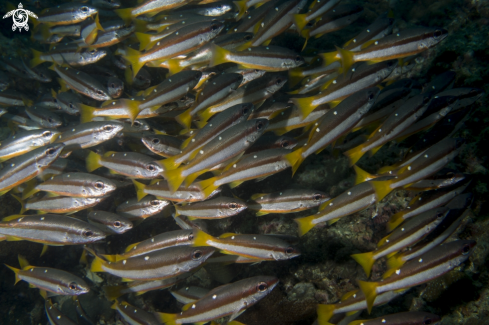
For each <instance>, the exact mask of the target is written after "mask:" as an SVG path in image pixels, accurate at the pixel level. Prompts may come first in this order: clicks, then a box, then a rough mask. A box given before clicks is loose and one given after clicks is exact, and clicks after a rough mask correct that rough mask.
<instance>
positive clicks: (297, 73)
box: [289, 68, 304, 88]
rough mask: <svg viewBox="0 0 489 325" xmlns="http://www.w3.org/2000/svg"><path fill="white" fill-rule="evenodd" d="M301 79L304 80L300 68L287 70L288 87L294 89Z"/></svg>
mask: <svg viewBox="0 0 489 325" xmlns="http://www.w3.org/2000/svg"><path fill="white" fill-rule="evenodd" d="M302 78H304V72H303V71H302V69H301V68H296V69H290V70H289V87H291V88H292V87H294V86H295V85H297V84H298V83H299V82H300V81H301V80H302Z"/></svg>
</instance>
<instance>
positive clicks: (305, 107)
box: [291, 97, 318, 118]
mask: <svg viewBox="0 0 489 325" xmlns="http://www.w3.org/2000/svg"><path fill="white" fill-rule="evenodd" d="M291 101H292V103H294V105H295V106H296V107H297V108H298V109H299V110H300V111H301V113H302V118H306V117H307V116H308V115H309V114H311V112H312V111H313V110H315V109H316V107H318V105H314V104H313V101H314V98H313V97H304V98H291Z"/></svg>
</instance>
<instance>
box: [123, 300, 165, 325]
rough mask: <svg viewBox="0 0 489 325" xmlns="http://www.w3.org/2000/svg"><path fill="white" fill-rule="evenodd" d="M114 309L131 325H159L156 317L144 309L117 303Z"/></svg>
mask: <svg viewBox="0 0 489 325" xmlns="http://www.w3.org/2000/svg"><path fill="white" fill-rule="evenodd" d="M114 308H115V310H117V312H118V313H119V314H120V315H121V316H122V319H124V320H125V321H126V322H128V323H129V324H146V325H158V324H159V322H158V321H157V320H156V317H155V316H154V315H153V314H152V313H150V312H147V311H145V310H144V309H142V308H137V307H134V306H131V305H129V304H128V303H127V302H125V301H122V302H117V301H116V302H115V303H114Z"/></svg>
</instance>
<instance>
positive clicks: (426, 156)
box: [420, 155, 428, 200]
mask: <svg viewBox="0 0 489 325" xmlns="http://www.w3.org/2000/svg"><path fill="white" fill-rule="evenodd" d="M424 157H425V158H428V155H424ZM420 200H421V198H420Z"/></svg>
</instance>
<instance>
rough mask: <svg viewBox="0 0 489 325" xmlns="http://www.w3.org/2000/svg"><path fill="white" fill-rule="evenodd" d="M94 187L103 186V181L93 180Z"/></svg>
mask: <svg viewBox="0 0 489 325" xmlns="http://www.w3.org/2000/svg"><path fill="white" fill-rule="evenodd" d="M95 187H96V188H99V189H101V188H104V183H103V182H101V181H98V182H95Z"/></svg>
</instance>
